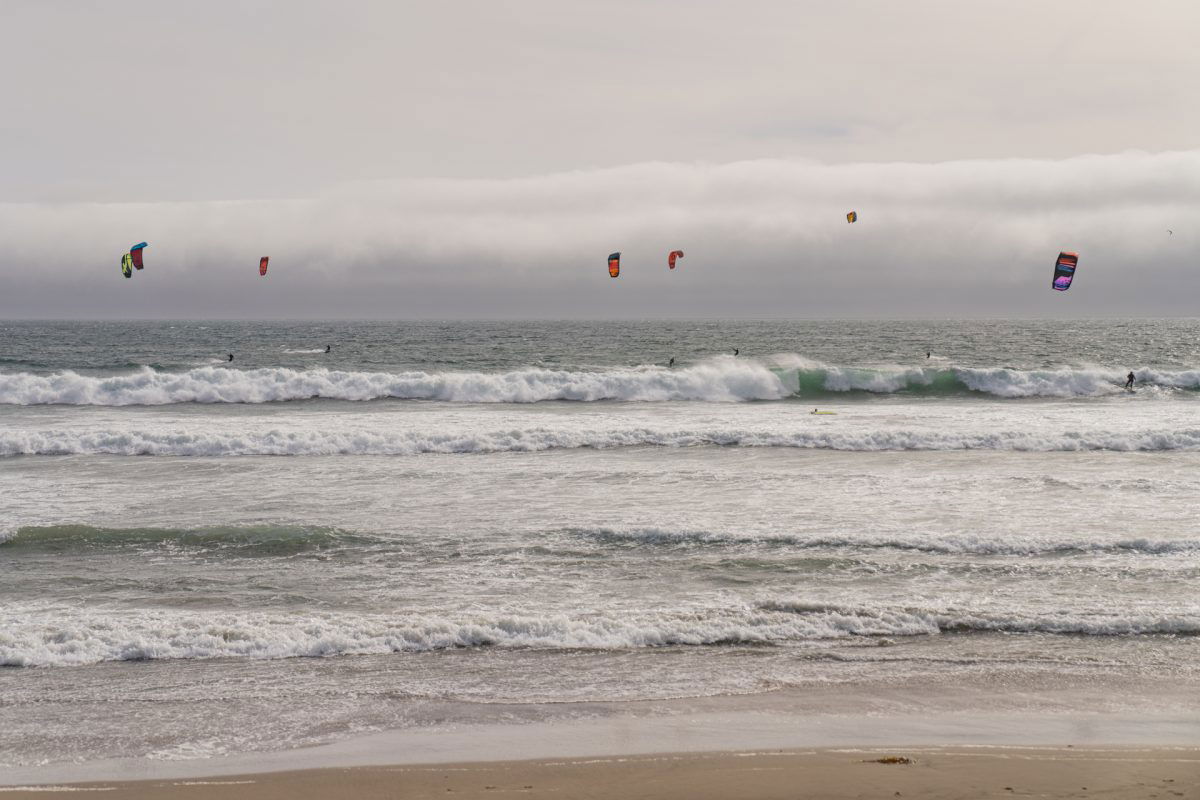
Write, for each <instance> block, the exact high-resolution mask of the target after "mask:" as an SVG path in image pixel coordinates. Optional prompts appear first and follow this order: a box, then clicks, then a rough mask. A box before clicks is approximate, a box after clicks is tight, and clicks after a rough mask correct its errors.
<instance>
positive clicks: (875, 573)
mask: <svg viewBox="0 0 1200 800" xmlns="http://www.w3.org/2000/svg"><path fill="white" fill-rule="evenodd" d="M0 334H2V337H3V339H2V341H3V343H4V344H3V347H2V349H0V498H2V500H0V665H3V666H4V667H6V668H5V669H0V728H2V729H3V730H4V731H5V738H6V740H7V744H6V746H5V747H4V748H0V766H3V765H9V766H22V767H27V766H31V765H39V764H54V763H59V762H80V761H91V760H97V759H105V758H114V757H137V758H148V759H154V760H177V759H201V758H209V757H213V756H219V755H223V754H231V753H243V752H247V751H274V750H282V749H288V748H295V747H301V746H305V745H312V744H319V743H324V742H333V741H338V740H341V739H346V738H348V737H352V736H355V735H358V734H362V733H366V732H370V731H379V730H388V729H397V728H421V727H438V726H441V727H445V726H454V725H462V724H464V723H470V722H479V721H486V722H499V723H511V724H513V725H519V724H522V723H524V722H529V721H542V720H554V719H567V718H569V719H578V718H587V717H595V716H611V715H615V714H631V715H643V716H644V715H654V714H675V713H680V712H681V711H694V710H696V709H711V708H723V707H724V706H726V705H729V704H738V707H741V708H754V709H760V710H763V711H776V712H777V711H781V710H782V711H791V712H795V713H813V714H817V713H820V714H836V713H842V712H850V711H853V712H856V713H867V714H870V713H879V712H883V711H889V712H890V711H896V710H898V709H899V710H909V711H913V712H916V713H920V712H924V711H929V712H933V711H937V710H943V711H954V710H958V709H963V708H975V709H981V710H987V711H996V710H1000V711H1004V710H1020V711H1025V712H1029V711H1035V712H1045V713H1056V712H1058V711H1068V710H1069V711H1080V710H1084V711H1097V712H1104V711H1128V710H1145V709H1156V708H1157V709H1172V710H1175V711H1178V710H1179V709H1180V708H1184V709H1196V710H1200V692H1198V691H1197V689H1200V592H1197V587H1198V586H1200V503H1198V500H1200V469H1198V468H1200V416H1198V414H1200V321H1195V320H1104V321H1099V320H1098V321H1065V322H1064V321H1028V320H1024V321H1021V320H1011V321H962V322H946V321H939V322H914V321H908V322H867V321H824V322H785V321H777V322H771V321H764V322H723V321H695V322H679V321H673V322H656V321H646V322H634V323H630V322H561V323H552V322H538V323H514V322H444V323H441V322H439V323H434V322H423V323H231V322H174V323H159V322H155V323H149V322H131V323H107V322H106V323H81V322H80V323H40V322H6V323H3V324H0ZM326 345H331V346H332V350H331V351H330V352H329V353H325V352H324V350H325V346H326ZM735 348H737V349H738V350H739V351H740V352H739V354H738V355H737V356H735V355H733V351H734V349H735ZM927 351H928V352H930V357H929V358H926V352H927ZM228 353H233V354H234V361H233V362H229V361H228V360H227V358H228V356H227V354H228ZM671 358H674V359H675V365H674V366H673V367H668V366H667V365H668V363H669V360H670V359H671ZM1130 370H1132V371H1133V372H1134V373H1135V376H1136V378H1137V385H1136V390H1135V391H1133V392H1127V391H1125V390H1124V388H1123V383H1124V377H1125V374H1126V373H1127V372H1129V371H1130ZM814 408H817V409H820V410H824V411H831V412H835V413H833V414H828V415H824V414H823V415H812V414H811V413H809V412H811V411H812V410H813V409H814Z"/></svg>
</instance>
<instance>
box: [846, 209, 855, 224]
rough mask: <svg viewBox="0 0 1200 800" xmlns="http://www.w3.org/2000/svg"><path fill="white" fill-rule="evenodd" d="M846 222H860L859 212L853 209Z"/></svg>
mask: <svg viewBox="0 0 1200 800" xmlns="http://www.w3.org/2000/svg"><path fill="white" fill-rule="evenodd" d="M846 222H858V212H857V211H851V212H850V213H849V214H847V215H846Z"/></svg>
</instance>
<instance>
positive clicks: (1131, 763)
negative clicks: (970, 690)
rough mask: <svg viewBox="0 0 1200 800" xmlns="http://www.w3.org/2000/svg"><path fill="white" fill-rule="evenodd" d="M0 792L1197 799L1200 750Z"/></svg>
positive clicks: (633, 760)
mask: <svg viewBox="0 0 1200 800" xmlns="http://www.w3.org/2000/svg"><path fill="white" fill-rule="evenodd" d="M0 791H4V792H5V793H6V797H12V798H23V797H29V798H44V797H46V796H48V795H51V796H52V795H54V794H58V793H63V794H66V793H77V792H81V791H84V792H89V791H90V792H104V793H105V795H106V796H108V797H122V798H159V797H169V798H175V797H179V798H200V799H201V800H203V799H205V798H232V799H234V800H236V799H237V798H247V799H248V800H251V799H252V800H272V799H273V798H299V799H300V800H304V799H305V798H342V797H346V798H350V797H353V798H364V799H369V798H433V797H439V798H444V797H446V796H447V795H453V796H454V797H457V798H497V797H505V796H514V795H517V796H521V797H530V798H538V797H547V798H550V797H553V798H563V797H572V798H574V797H581V798H582V797H587V798H681V799H682V798H688V799H689V800H697V799H700V798H714V799H716V798H761V799H762V800H774V799H775V798H780V800H782V799H783V798H788V799H789V800H794V799H795V798H892V797H921V798H946V799H947V800H949V798H991V797H1040V798H1068V797H1071V798H1085V797H1105V798H1176V797H1182V798H1197V797H1200V749H1176V748H1152V749H1145V748H1105V749H1082V748H1069V747H1067V748H991V747H987V748H919V747H918V748H907V749H906V748H891V749H887V750H881V749H837V750H816V751H811V750H810V751H784V750H779V751H773V752H761V751H760V752H740V753H735V752H730V753H707V754H704V753H700V754H697V753H689V754H661V755H646V756H630V757H613V758H598V759H597V758H588V759H565V760H564V759H556V760H537V761H509V762H482V763H470V762H467V763H460V764H438V765H407V766H392V767H387V766H379V767H355V768H346V769H337V768H330V769H314V770H297V771H290V772H278V773H270V774H248V775H235V776H222V777H217V778H211V779H189V780H151V781H136V782H101V783H86V784H62V785H58V786H37V787H32V786H31V787H29V788H28V789H25V790H23V789H22V787H10V788H6V789H3V790H0Z"/></svg>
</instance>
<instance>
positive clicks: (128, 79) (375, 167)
mask: <svg viewBox="0 0 1200 800" xmlns="http://www.w3.org/2000/svg"><path fill="white" fill-rule="evenodd" d="M1197 41H1200V4H1197V3H1195V2H1191V1H1190V0H1173V1H1171V2H1166V1H1164V0H1158V1H1156V0H1142V1H1141V2H1138V3H1130V2H1105V1H1104V0H1087V1H1083V0H1080V1H1079V2H1063V1H1061V0H1060V1H1058V2H1054V3H1047V2H1023V1H1021V0H1005V2H986V1H984V0H971V1H970V2H968V1H966V0H947V1H946V2H928V1H925V0H909V1H908V2H888V1H886V0H879V1H878V2H865V1H857V2H856V1H853V0H851V1H846V0H842V1H841V2H828V1H826V2H803V1H799V2H798V1H797V0H779V1H778V2H776V1H775V0H771V1H770V2H768V1H767V0H738V2H729V1H727V2H704V1H703V0H701V1H699V2H697V1H695V0H693V1H692V2H682V1H680V2H648V1H647V0H642V1H641V2H623V1H622V0H615V1H614V0H608V1H607V2H590V3H579V2H569V0H556V1H554V0H549V1H546V2H542V0H536V1H529V2H502V1H498V0H481V1H480V2H474V1H472V2H450V1H447V2H442V3H429V2H421V3H418V2H367V1H365V0H360V1H359V2H353V1H352V0H342V1H341V2H305V1H304V0H279V1H278V2H274V1H271V2H268V1H266V0H264V1H262V2H254V1H253V0H241V1H240V2H224V1H223V0H208V2H169V3H168V2H161V0H153V1H150V0H148V1H147V2H132V1H127V0H106V1H105V2H87V1H86V0H0V70H2V71H3V74H4V76H5V77H4V79H3V80H0V315H3V316H9V317H16V316H25V317H28V316H49V317H73V316H86V317H135V316H136V317H141V316H145V317H177V316H186V317H310V316H323V317H334V316H338V317H356V316H362V317H409V316H421V317H452V316H488V317H514V316H539V317H573V316H587V317H614V316H639V317H645V316H692V315H695V316H743V317H745V316H807V317H812V316H843V315H849V316H940V317H961V316H971V315H976V314H981V315H989V316H997V315H1000V316H1003V315H1013V316H1021V315H1050V314H1060V313H1062V314H1069V315H1071V316H1087V315H1110V314H1121V313H1127V314H1131V315H1154V314H1196V313H1197V308H1196V302H1195V299H1196V298H1197V297H1200V291H1198V290H1200V226H1198V225H1197V223H1198V222H1200V149H1198V148H1200V88H1198V87H1200V56H1198V55H1197V54H1198V53H1200V50H1198V49H1197V47H1196V42H1197ZM851 208H854V209H857V210H858V211H859V213H860V215H861V219H860V221H859V222H858V223H857V224H856V225H854V226H849V225H847V224H846V222H845V217H844V214H845V212H846V211H848V210H850V209H851ZM1168 229H1170V230H1173V231H1174V233H1173V234H1168V233H1167V231H1168ZM143 239H144V240H147V241H149V242H150V247H149V248H148V249H147V250H146V263H147V267H146V269H145V270H144V271H143V272H141V273H138V274H136V275H135V276H134V278H133V279H132V280H129V281H126V280H124V279H123V278H121V276H120V273H119V270H118V265H117V262H118V259H119V257H120V254H121V252H122V251H123V250H124V249H126V248H128V246H129V245H130V244H132V243H134V242H137V241H141V240H143ZM673 248H680V249H683V250H684V251H685V252H686V253H687V255H686V256H685V258H684V260H683V261H682V262H681V265H680V267H679V269H677V270H676V271H675V272H673V273H672V272H668V271H667V269H666V263H665V260H666V253H667V252H668V251H669V250H670V249H673ZM1060 249H1068V250H1077V251H1078V252H1079V253H1080V267H1079V276H1078V279H1077V281H1076V285H1075V287H1073V288H1072V290H1071V291H1070V292H1069V293H1067V294H1065V295H1064V294H1061V293H1056V292H1052V291H1050V289H1049V283H1050V273H1051V271H1052V266H1053V261H1054V257H1055V255H1057V253H1058V251H1059V250H1060ZM612 250H620V251H622V252H623V253H624V259H623V274H622V277H621V278H620V279H618V280H616V281H613V280H611V279H609V278H608V277H607V271H606V268H605V257H606V256H607V254H608V253H609V252H610V251H612ZM267 254H269V255H271V257H272V266H271V273H270V275H269V276H268V277H267V278H265V279H260V278H259V277H258V274H257V263H258V257H259V256H260V255H267Z"/></svg>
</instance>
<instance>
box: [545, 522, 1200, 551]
mask: <svg viewBox="0 0 1200 800" xmlns="http://www.w3.org/2000/svg"><path fill="white" fill-rule="evenodd" d="M568 533H570V534H571V535H574V536H578V537H582V538H585V539H594V540H598V541H601V542H604V543H609V544H616V545H627V546H635V547H636V546H642V545H645V546H651V547H658V546H666V547H681V548H687V547H693V546H695V547H739V546H749V547H781V548H795V549H799V550H838V551H845V550H850V551H858V552H861V551H864V550H910V551H914V552H922V553H933V554H937V555H981V556H1047V555H1078V554H1081V553H1112V554H1128V555H1139V556H1142V555H1145V556H1159V555H1173V554H1177V553H1187V554H1193V553H1194V554H1200V539H1149V538H1145V537H1133V538H1130V537H1124V538H1118V537H1113V538H1110V539H1105V540H1081V539H1077V538H1076V539H1071V538H1065V537H1064V538H1052V537H1037V536H1028V535H1027V536H1025V537H1023V538H1021V539H1019V540H1015V539H1008V538H997V537H990V536H981V535H972V534H962V535H958V536H945V535H943V536H928V535H922V534H913V535H892V536H878V535H872V534H860V535H856V536H822V535H804V534H786V533H783V534H780V533H764V534H758V535H755V534H750V533H748V534H735V533H726V532H719V531H700V530H666V529H661V528H634V529H625V530H618V529H613V528H583V529H572V530H570V531H568Z"/></svg>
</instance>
